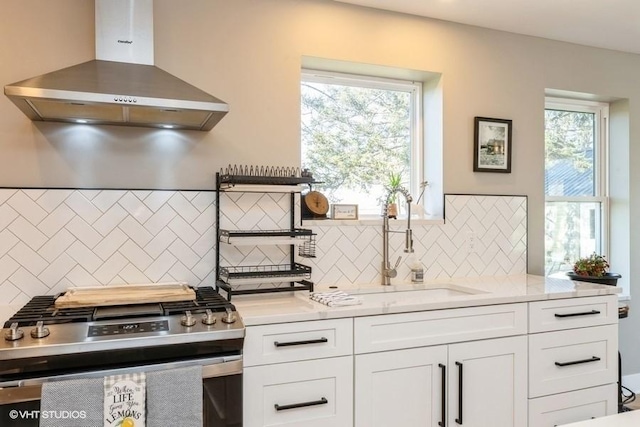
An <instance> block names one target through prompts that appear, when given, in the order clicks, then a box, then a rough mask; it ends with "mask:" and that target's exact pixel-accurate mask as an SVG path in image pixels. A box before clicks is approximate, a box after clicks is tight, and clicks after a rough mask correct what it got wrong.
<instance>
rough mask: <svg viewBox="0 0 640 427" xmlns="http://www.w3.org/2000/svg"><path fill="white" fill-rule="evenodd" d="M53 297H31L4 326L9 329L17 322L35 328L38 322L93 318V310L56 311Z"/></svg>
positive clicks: (86, 320) (87, 320)
mask: <svg viewBox="0 0 640 427" xmlns="http://www.w3.org/2000/svg"><path fill="white" fill-rule="evenodd" d="M55 299H56V297H55V296H54V295H44V296H37V297H33V298H32V299H31V301H29V302H28V303H26V304H25V305H24V306H23V307H22V308H21V309H20V310H18V312H17V313H16V314H14V315H13V316H11V318H10V319H9V320H7V321H6V322H5V324H4V327H5V328H9V327H10V326H11V324H12V323H14V322H18V326H35V324H36V323H37V322H38V321H42V322H44V324H45V325H52V324H60V323H72V322H89V321H90V320H91V319H92V318H93V311H94V309H93V308H67V309H64V310H56V309H55V307H54V305H53V303H54V302H55Z"/></svg>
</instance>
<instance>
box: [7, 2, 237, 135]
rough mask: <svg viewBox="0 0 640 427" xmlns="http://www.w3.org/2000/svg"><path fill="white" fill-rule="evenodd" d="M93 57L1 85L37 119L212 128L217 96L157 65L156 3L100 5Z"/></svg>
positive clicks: (218, 113)
mask: <svg viewBox="0 0 640 427" xmlns="http://www.w3.org/2000/svg"><path fill="white" fill-rule="evenodd" d="M95 5H96V58H97V59H96V60H93V61H88V62H85V63H82V64H78V65H74V66H72V67H68V68H64V69H62V70H58V71H54V72H51V73H47V74H43V75H41V76H38V77H33V78H30V79H27V80H23V81H20V82H17V83H13V84H10V85H7V86H5V87H4V93H5V95H7V97H9V99H10V100H11V101H12V102H13V103H14V104H15V105H16V106H17V107H18V108H20V110H22V112H23V113H25V114H26V115H27V117H29V118H30V119H31V120H34V121H56V122H69V123H88V124H114V125H122V126H144V127H154V128H173V129H192V130H202V131H208V130H211V129H212V128H213V127H214V126H215V125H216V124H217V123H218V122H219V121H220V119H222V117H224V115H225V114H226V113H227V112H228V111H229V106H228V105H227V104H226V103H225V102H224V101H221V100H220V99H218V98H216V97H214V96H212V95H210V94H208V93H206V92H204V91H202V90H200V89H198V88H196V87H195V86H192V85H190V84H189V83H187V82H185V81H183V80H180V79H179V78H177V77H175V76H173V75H171V74H169V73H167V72H166V71H163V70H161V69H160V68H158V67H156V66H154V65H153V0H96V1H95Z"/></svg>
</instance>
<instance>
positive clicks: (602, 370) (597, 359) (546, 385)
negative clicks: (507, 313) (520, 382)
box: [529, 325, 618, 397]
mask: <svg viewBox="0 0 640 427" xmlns="http://www.w3.org/2000/svg"><path fill="white" fill-rule="evenodd" d="M617 373H618V325H607V326H596V327H593V328H582V329H572V330H569V331H558V332H548V333H544V334H534V335H530V336H529V397H539V396H546V395H548V394H554V393H563V392H566V391H571V390H576V389H581V388H589V387H595V386H600V385H605V384H610V383H615V382H616V380H617V375H618V374H617Z"/></svg>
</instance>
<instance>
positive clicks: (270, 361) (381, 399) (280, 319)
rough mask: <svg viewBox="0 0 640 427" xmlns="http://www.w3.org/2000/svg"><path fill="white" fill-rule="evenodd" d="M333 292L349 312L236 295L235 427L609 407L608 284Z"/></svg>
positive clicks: (491, 419)
mask: <svg viewBox="0 0 640 427" xmlns="http://www.w3.org/2000/svg"><path fill="white" fill-rule="evenodd" d="M338 289H339V290H342V291H345V292H347V293H349V294H352V295H354V296H356V297H358V298H359V299H360V300H361V304H359V305H352V306H346V307H328V306H326V305H324V304H320V303H317V302H315V301H312V300H310V299H309V295H308V293H307V292H304V293H284V294H279V295H273V294H270V295H253V296H243V297H239V298H237V299H236V298H234V301H233V302H234V304H235V305H236V307H237V308H238V312H239V313H240V314H241V315H242V317H243V319H244V322H245V324H246V325H247V329H246V338H245V346H244V366H245V368H244V379H243V383H244V422H245V426H247V427H252V426H266V425H273V424H277V425H283V426H294V425H295V426H315V425H322V426H348V427H351V426H357V427H365V426H366V427H387V426H389V425H402V426H407V427H411V426H424V425H428V426H436V425H459V424H463V425H464V426H467V427H474V426H478V427H486V426H488V425H496V426H498V425H499V426H504V427H509V426H512V427H523V426H529V427H537V426H547V425H559V424H564V423H569V422H576V421H581V420H586V419H590V418H592V417H602V416H605V415H612V414H614V413H616V412H617V393H618V387H617V383H616V381H617V351H618V329H617V322H618V302H617V296H616V295H615V294H616V293H618V292H619V289H618V288H615V287H610V286H601V285H596V284H590V283H582V282H573V281H569V280H562V279H552V278H544V277H539V276H531V275H520V276H505V277H484V278H482V277H481V278H462V279H447V280H442V281H434V282H429V283H425V284H420V285H416V284H410V283H404V284H397V285H392V286H382V285H348V286H344V287H342V286H340V287H338ZM332 290H335V289H333V288H328V287H326V288H323V287H322V286H317V287H316V291H318V292H325V291H332Z"/></svg>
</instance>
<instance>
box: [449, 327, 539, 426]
mask: <svg viewBox="0 0 640 427" xmlns="http://www.w3.org/2000/svg"><path fill="white" fill-rule="evenodd" d="M448 370H449V385H450V387H449V389H448V390H449V393H448V395H449V398H448V408H449V416H448V422H447V426H450V427H455V426H460V425H462V426H463V427H488V426H496V427H497V426H499V427H522V426H526V425H527V337H526V336H520V337H512V338H498V339H493V340H483V341H474V342H466V343H460V344H452V345H450V346H449V363H448Z"/></svg>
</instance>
